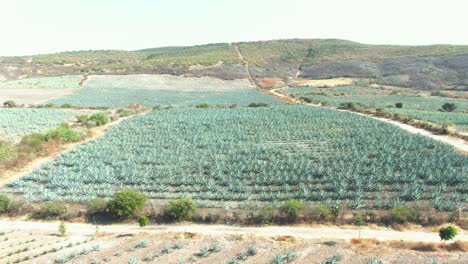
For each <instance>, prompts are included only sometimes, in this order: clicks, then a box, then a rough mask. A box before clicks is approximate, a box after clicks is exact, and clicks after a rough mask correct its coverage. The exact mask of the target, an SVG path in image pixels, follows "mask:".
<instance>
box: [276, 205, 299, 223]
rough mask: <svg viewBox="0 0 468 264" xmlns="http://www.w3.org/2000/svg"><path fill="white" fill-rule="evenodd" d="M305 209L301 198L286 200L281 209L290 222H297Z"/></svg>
mask: <svg viewBox="0 0 468 264" xmlns="http://www.w3.org/2000/svg"><path fill="white" fill-rule="evenodd" d="M303 210H304V204H303V203H301V202H300V201H299V200H289V201H286V202H284V203H283V204H282V205H281V207H280V208H279V211H280V213H281V214H283V215H285V216H286V218H287V219H288V221H289V222H295V221H296V220H297V218H298V217H299V215H300V214H302V212H303Z"/></svg>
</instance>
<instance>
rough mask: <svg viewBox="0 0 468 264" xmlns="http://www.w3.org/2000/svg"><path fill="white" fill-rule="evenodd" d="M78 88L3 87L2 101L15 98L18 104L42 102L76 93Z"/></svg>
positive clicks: (0, 99) (0, 95) (1, 91)
mask: <svg viewBox="0 0 468 264" xmlns="http://www.w3.org/2000/svg"><path fill="white" fill-rule="evenodd" d="M76 90H77V89H68V88H67V89H43V88H40V89H39V88H1V89H0V103H3V102H5V101H8V100H13V101H15V102H16V103H17V104H26V105H31V104H42V103H45V102H47V101H49V100H51V99H55V98H58V97H62V96H64V95H68V94H71V93H74V92H75V91H76Z"/></svg>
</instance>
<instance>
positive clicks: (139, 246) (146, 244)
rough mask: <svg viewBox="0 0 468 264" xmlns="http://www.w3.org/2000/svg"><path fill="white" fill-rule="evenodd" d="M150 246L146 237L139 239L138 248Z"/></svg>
mask: <svg viewBox="0 0 468 264" xmlns="http://www.w3.org/2000/svg"><path fill="white" fill-rule="evenodd" d="M147 246H148V241H147V240H146V239H140V240H139V241H138V245H137V246H136V247H137V248H146V247H147Z"/></svg>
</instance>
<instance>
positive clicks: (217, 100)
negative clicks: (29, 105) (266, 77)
mask: <svg viewBox="0 0 468 264" xmlns="http://www.w3.org/2000/svg"><path fill="white" fill-rule="evenodd" d="M51 102H52V103H56V104H65V103H68V104H72V105H79V106H106V107H113V108H120V107H125V106H126V105H128V104H131V103H138V104H141V105H144V106H146V107H153V106H156V105H161V106H190V105H197V104H201V103H208V104H211V105H216V104H220V105H232V104H238V105H248V104H249V103H251V102H264V103H269V104H279V103H280V101H278V100H276V99H274V98H271V97H270V96H267V95H264V94H262V93H260V92H258V91H257V90H256V89H255V88H254V87H253V86H252V85H251V84H250V83H249V82H248V81H247V80H232V81H224V80H220V79H215V78H208V77H203V78H187V77H177V76H168V75H156V76H154V75H133V76H132V75H130V76H91V77H90V79H89V80H88V81H87V82H86V85H85V87H84V88H83V89H80V90H79V91H77V92H76V93H73V94H71V95H67V96H64V97H61V98H58V99H54V100H52V101H51Z"/></svg>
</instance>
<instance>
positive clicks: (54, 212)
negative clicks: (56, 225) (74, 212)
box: [39, 204, 68, 219]
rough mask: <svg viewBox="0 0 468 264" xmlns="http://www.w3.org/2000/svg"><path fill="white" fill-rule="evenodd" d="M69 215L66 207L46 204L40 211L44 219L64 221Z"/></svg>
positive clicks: (40, 215)
mask: <svg viewBox="0 0 468 264" xmlns="http://www.w3.org/2000/svg"><path fill="white" fill-rule="evenodd" d="M67 213H68V207H67V206H66V205H58V204H46V205H44V206H42V208H41V210H40V211H39V217H40V218H44V219H58V218H60V219H63V218H64V217H65V216H66V215H67Z"/></svg>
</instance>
